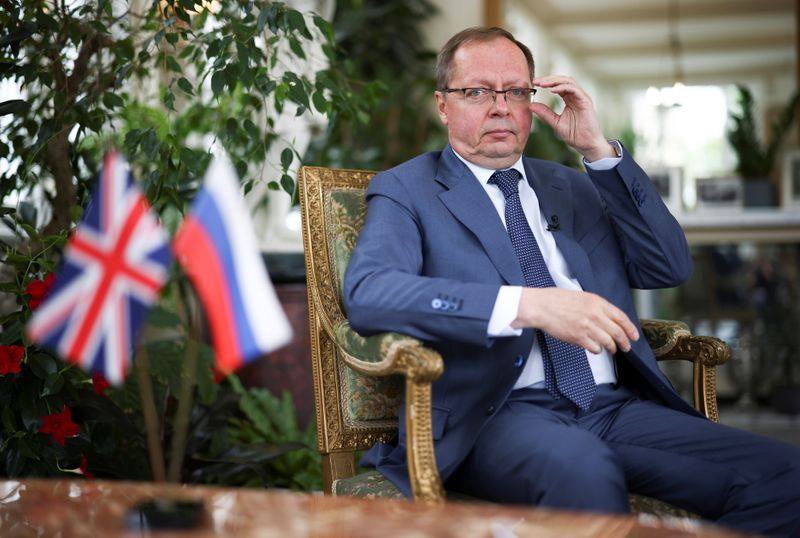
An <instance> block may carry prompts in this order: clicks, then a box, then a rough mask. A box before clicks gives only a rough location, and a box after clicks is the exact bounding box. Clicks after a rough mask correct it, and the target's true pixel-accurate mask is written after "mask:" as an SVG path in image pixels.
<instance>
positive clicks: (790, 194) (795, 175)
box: [781, 149, 800, 207]
mask: <svg viewBox="0 0 800 538" xmlns="http://www.w3.org/2000/svg"><path fill="white" fill-rule="evenodd" d="M781 205H782V206H783V207H800V149H795V150H791V151H788V152H787V153H786V155H785V156H784V159H783V177H782V180H781Z"/></svg>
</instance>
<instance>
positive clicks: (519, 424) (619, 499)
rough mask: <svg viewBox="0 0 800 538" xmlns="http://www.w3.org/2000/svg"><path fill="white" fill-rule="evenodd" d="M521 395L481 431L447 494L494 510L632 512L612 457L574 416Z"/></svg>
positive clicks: (535, 393)
mask: <svg viewBox="0 0 800 538" xmlns="http://www.w3.org/2000/svg"><path fill="white" fill-rule="evenodd" d="M515 392H516V393H517V394H516V395H515V396H514V397H512V398H510V399H509V401H507V402H506V403H505V404H504V406H503V408H501V409H500V410H499V411H498V413H497V414H496V415H495V417H493V418H492V420H491V421H489V423H488V424H487V425H486V427H485V428H484V429H483V430H482V431H481V433H480V435H479V436H478V439H477V440H476V442H475V445H474V447H473V449H472V451H471V452H470V454H469V456H468V457H467V460H466V461H465V462H464V463H463V464H462V465H461V466H460V467H459V469H458V470H457V471H456V472H455V474H454V475H453V476H452V477H451V478H450V480H449V481H448V483H447V484H446V486H447V487H448V489H454V490H457V491H462V492H464V493H467V494H470V495H473V496H476V497H480V498H483V499H487V500H491V501H495V502H504V503H515V504H531V505H538V506H547V507H552V508H562V509H572V510H589V511H598V512H617V513H625V512H627V511H628V509H629V508H628V494H627V490H626V486H625V477H624V474H623V469H622V466H621V465H620V464H619V462H618V461H617V460H616V457H615V455H614V454H613V453H612V451H611V450H609V448H608V447H607V446H606V445H605V444H604V443H603V442H602V441H601V440H600V439H598V437H597V436H596V435H593V434H591V433H589V432H586V431H583V430H581V429H579V428H578V427H576V421H575V418H574V411H572V412H571V413H569V412H568V413H559V412H557V411H554V410H552V409H548V408H546V407H544V406H542V405H539V404H541V403H542V402H538V401H537V398H539V397H540V398H542V399H544V400H545V401H547V400H549V401H550V402H552V398H550V396H549V395H548V394H547V393H546V391H544V390H541V391H524V392H523V391H515ZM521 395H522V396H521ZM570 407H571V405H570ZM570 414H572V415H573V416H572V417H570V416H569V415H570Z"/></svg>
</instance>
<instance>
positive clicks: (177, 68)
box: [166, 55, 183, 73]
mask: <svg viewBox="0 0 800 538" xmlns="http://www.w3.org/2000/svg"><path fill="white" fill-rule="evenodd" d="M166 62H167V69H169V70H170V71H174V72H176V73H183V68H182V67H181V64H179V63H178V60H176V59H175V57H174V56H169V55H167V56H166Z"/></svg>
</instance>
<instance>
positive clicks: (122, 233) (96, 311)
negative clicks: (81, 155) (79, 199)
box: [27, 151, 171, 385]
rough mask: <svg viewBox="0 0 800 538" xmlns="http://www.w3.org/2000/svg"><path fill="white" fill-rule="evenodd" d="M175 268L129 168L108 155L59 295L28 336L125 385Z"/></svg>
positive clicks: (67, 253) (43, 308) (63, 270)
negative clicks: (142, 332)
mask: <svg viewBox="0 0 800 538" xmlns="http://www.w3.org/2000/svg"><path fill="white" fill-rule="evenodd" d="M170 261H171V255H170V252H169V237H168V236H167V234H166V232H165V231H164V229H163V228H161V226H160V224H159V222H158V219H157V218H156V216H155V215H154V214H153V213H152V212H151V211H150V205H149V204H148V203H147V200H146V199H145V197H144V195H143V194H142V192H141V190H140V189H139V188H138V187H137V186H136V185H135V184H134V183H133V178H132V176H131V173H130V171H129V168H128V163H127V162H125V160H124V159H123V158H122V157H121V156H120V155H119V154H118V153H116V152H113V151H112V152H110V153H108V154H107V155H106V157H105V161H104V163H103V170H102V171H101V173H100V178H99V181H98V183H97V186H96V187H95V190H94V192H93V193H92V198H91V202H90V204H89V208H88V209H87V211H86V215H85V216H84V218H83V220H82V221H81V222H80V223H79V224H78V226H77V227H76V229H75V231H74V232H73V234H72V236H71V237H70V239H69V241H68V242H67V246H66V248H65V250H64V259H63V261H62V263H61V266H60V268H59V270H58V273H57V274H56V279H55V282H54V284H53V288H52V289H51V291H50V293H49V294H48V296H47V299H46V300H45V302H44V303H42V304H41V305H40V306H39V307H38V308H37V309H36V311H35V312H34V315H33V316H32V317H31V319H30V321H29V322H28V326H27V334H28V337H29V338H30V339H31V340H32V341H34V342H37V343H39V344H40V345H41V346H43V347H45V348H48V349H50V350H52V351H53V352H55V353H57V354H59V355H61V356H62V357H64V358H66V359H68V360H69V361H70V362H72V363H75V364H78V365H79V366H80V367H81V368H83V369H84V370H87V371H90V372H93V373H99V374H101V375H103V376H104V377H105V378H106V379H108V380H109V381H110V382H111V383H114V384H117V385H118V384H120V383H122V382H123V381H124V380H125V376H126V374H127V370H128V364H129V363H130V355H131V350H132V348H133V342H134V340H135V338H136V334H137V332H138V330H139V328H140V327H141V324H142V322H143V321H144V316H145V314H146V313H147V311H148V309H149V308H150V306H151V305H152V304H153V302H155V300H156V299H157V298H158V294H159V291H160V290H161V287H162V286H163V285H164V282H165V281H166V280H167V276H168V268H169V264H170Z"/></svg>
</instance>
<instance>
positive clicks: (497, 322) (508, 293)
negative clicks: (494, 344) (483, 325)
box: [486, 286, 522, 337]
mask: <svg viewBox="0 0 800 538" xmlns="http://www.w3.org/2000/svg"><path fill="white" fill-rule="evenodd" d="M521 297H522V287H520V286H500V291H499V292H497V299H495V301H494V308H493V309H492V317H490V318H489V328H488V329H487V331H486V333H487V335H488V336H489V337H498V336H519V335H521V334H522V329H515V328H513V327H512V326H511V324H512V323H513V322H514V320H515V319H517V312H518V311H519V300H520V298H521Z"/></svg>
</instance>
